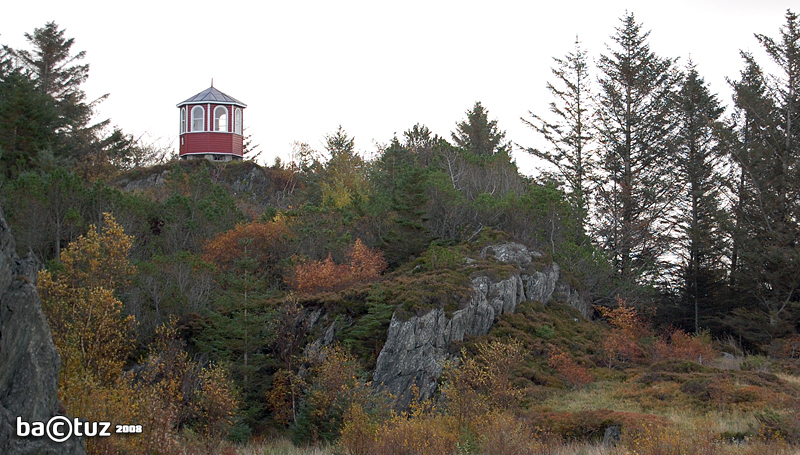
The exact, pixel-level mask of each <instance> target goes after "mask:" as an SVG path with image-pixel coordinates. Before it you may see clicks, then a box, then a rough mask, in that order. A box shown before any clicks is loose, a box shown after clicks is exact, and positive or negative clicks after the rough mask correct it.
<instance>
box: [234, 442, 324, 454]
mask: <svg viewBox="0 0 800 455" xmlns="http://www.w3.org/2000/svg"><path fill="white" fill-rule="evenodd" d="M223 453H227V452H223ZM231 453H235V454H236V455H332V454H333V452H332V451H331V450H330V449H328V448H327V447H312V446H309V447H295V446H294V445H293V444H292V442H291V441H289V440H288V439H277V440H273V441H258V442H251V443H249V444H247V445H246V446H243V447H237V448H236V449H235V452H231Z"/></svg>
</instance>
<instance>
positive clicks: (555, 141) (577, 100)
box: [522, 37, 596, 227]
mask: <svg viewBox="0 0 800 455" xmlns="http://www.w3.org/2000/svg"><path fill="white" fill-rule="evenodd" d="M553 60H554V61H555V63H556V67H555V68H552V72H553V75H554V76H555V77H556V83H555V84H556V85H554V84H553V83H552V82H548V83H547V90H548V91H549V92H550V93H551V94H552V96H553V99H554V100H553V101H552V102H551V103H550V112H551V114H553V117H554V118H555V120H554V121H553V122H552V123H551V122H548V121H546V120H544V119H543V118H542V117H540V116H539V115H536V114H534V113H533V112H530V111H529V114H530V116H531V120H526V119H524V118H523V119H522V121H523V123H525V124H526V125H528V126H529V127H531V128H532V129H533V130H534V131H536V132H537V133H539V134H540V135H541V136H542V137H543V138H544V139H545V140H546V141H547V142H548V144H549V148H550V150H539V149H535V148H528V149H526V151H527V152H528V153H530V154H532V155H534V156H536V157H538V158H541V159H543V160H545V161H547V162H548V163H550V164H552V165H554V166H555V167H556V168H557V178H558V180H559V181H563V182H566V184H567V185H568V188H569V197H570V200H571V202H572V204H573V206H574V207H575V209H576V211H577V212H578V214H579V218H580V222H581V226H582V227H583V225H584V224H585V222H586V216H587V213H588V210H589V182H590V181H591V179H592V177H593V176H594V171H595V169H594V168H595V166H596V163H595V161H594V157H593V151H592V150H591V149H590V146H589V143H590V141H591V140H592V138H593V120H592V114H591V112H590V111H589V100H590V99H591V91H590V85H589V84H590V80H589V69H588V63H587V61H586V51H585V50H584V49H582V48H581V46H580V42H579V41H578V40H577V37H576V39H575V50H574V51H573V52H570V53H569V54H567V55H566V57H564V58H563V59H559V58H553Z"/></svg>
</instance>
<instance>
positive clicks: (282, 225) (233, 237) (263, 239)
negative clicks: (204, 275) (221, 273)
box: [203, 216, 291, 273]
mask: <svg viewBox="0 0 800 455" xmlns="http://www.w3.org/2000/svg"><path fill="white" fill-rule="evenodd" d="M290 236H291V230H290V229H289V227H288V225H287V223H286V219H285V218H284V217H281V216H276V217H275V219H274V220H273V221H269V222H263V221H260V220H256V221H253V222H251V223H246V224H244V223H240V224H237V225H236V227H235V228H233V229H231V230H229V231H226V232H223V233H220V234H218V235H216V236H215V237H214V238H212V239H210V240H209V241H207V242H206V244H205V246H204V247H203V260H204V261H207V262H211V263H213V264H216V265H217V267H220V268H221V269H223V270H225V269H231V268H233V267H236V266H237V262H238V261H241V260H242V259H251V260H253V261H255V263H256V267H257V268H258V269H260V270H261V271H263V272H266V273H277V270H276V267H277V264H278V262H279V261H280V260H281V259H282V257H283V256H284V255H285V254H286V251H284V249H283V247H284V245H285V243H286V239H288V238H289V237H290Z"/></svg>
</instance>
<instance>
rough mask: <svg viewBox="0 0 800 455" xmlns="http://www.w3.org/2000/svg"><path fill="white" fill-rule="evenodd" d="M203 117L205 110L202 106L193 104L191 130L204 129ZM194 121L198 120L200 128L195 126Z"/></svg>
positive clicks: (198, 130)
mask: <svg viewBox="0 0 800 455" xmlns="http://www.w3.org/2000/svg"><path fill="white" fill-rule="evenodd" d="M198 113H199V115H198ZM204 117H205V110H204V109H203V106H195V107H193V108H192V132H193V133H195V132H202V131H205V129H204V125H203V119H204ZM195 122H200V128H195Z"/></svg>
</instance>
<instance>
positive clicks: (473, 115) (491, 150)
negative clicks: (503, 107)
mask: <svg viewBox="0 0 800 455" xmlns="http://www.w3.org/2000/svg"><path fill="white" fill-rule="evenodd" d="M452 137H453V142H454V143H455V144H456V145H457V146H458V147H460V148H461V149H462V150H464V151H465V152H467V153H468V154H470V155H473V156H480V157H490V156H493V155H495V154H497V153H504V154H505V155H508V154H509V152H511V145H510V144H509V143H508V142H504V139H505V137H506V133H505V132H504V131H500V130H499V129H498V128H497V120H492V121H489V111H487V110H486V109H485V108H484V107H483V106H482V105H481V102H480V101H478V102H476V103H475V106H473V108H472V110H470V111H467V119H466V120H464V121H462V122H458V123H457V124H456V131H454V132H453V133H452Z"/></svg>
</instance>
